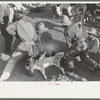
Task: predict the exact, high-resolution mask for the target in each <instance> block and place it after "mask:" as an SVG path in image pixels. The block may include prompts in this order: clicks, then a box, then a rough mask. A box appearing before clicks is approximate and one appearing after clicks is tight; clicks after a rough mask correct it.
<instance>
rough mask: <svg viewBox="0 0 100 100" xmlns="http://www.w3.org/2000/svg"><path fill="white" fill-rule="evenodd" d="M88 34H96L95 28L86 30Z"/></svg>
mask: <svg viewBox="0 0 100 100" xmlns="http://www.w3.org/2000/svg"><path fill="white" fill-rule="evenodd" d="M87 32H88V33H89V34H91V35H96V33H97V30H96V29H95V28H93V27H92V28H90V30H88V31H87Z"/></svg>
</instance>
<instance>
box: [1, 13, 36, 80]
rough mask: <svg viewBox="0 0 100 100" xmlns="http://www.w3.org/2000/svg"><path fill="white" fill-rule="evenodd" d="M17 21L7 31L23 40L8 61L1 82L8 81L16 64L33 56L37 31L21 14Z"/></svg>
mask: <svg viewBox="0 0 100 100" xmlns="http://www.w3.org/2000/svg"><path fill="white" fill-rule="evenodd" d="M15 19H16V22H14V23H12V24H11V25H9V26H8V27H7V31H8V33H9V34H11V35H16V34H17V36H18V37H19V38H20V39H21V43H20V44H19V45H18V46H17V48H16V50H15V51H14V52H13V53H12V55H11V57H10V59H9V60H8V62H7V64H6V66H5V68H4V70H3V73H2V75H1V78H0V80H1V81H4V80H7V79H8V78H9V77H10V75H11V73H12V71H13V70H14V68H15V65H16V63H17V62H18V61H19V60H20V59H21V58H23V57H24V55H28V56H32V55H33V52H34V50H33V48H34V42H35V41H36V40H37V35H36V32H35V29H34V27H33V26H32V25H31V24H30V23H29V22H27V21H26V20H25V19H23V17H22V16H20V15H19V14H16V16H15ZM23 25H24V26H23Z"/></svg>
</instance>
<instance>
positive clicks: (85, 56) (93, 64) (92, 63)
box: [66, 48, 98, 69]
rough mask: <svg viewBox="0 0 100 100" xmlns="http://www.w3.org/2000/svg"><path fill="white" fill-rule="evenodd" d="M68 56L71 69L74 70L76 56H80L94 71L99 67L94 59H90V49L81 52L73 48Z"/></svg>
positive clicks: (67, 53)
mask: <svg viewBox="0 0 100 100" xmlns="http://www.w3.org/2000/svg"><path fill="white" fill-rule="evenodd" d="M66 55H67V61H68V64H69V67H71V68H73V69H74V64H73V61H74V57H76V56H80V58H81V60H82V61H83V63H85V64H86V65H88V66H89V67H91V68H93V69H94V68H95V67H96V66H97V65H98V64H97V63H96V62H95V61H94V60H93V59H91V58H89V56H88V49H86V50H84V51H80V52H79V51H77V50H75V49H73V48H71V49H70V51H69V52H66Z"/></svg>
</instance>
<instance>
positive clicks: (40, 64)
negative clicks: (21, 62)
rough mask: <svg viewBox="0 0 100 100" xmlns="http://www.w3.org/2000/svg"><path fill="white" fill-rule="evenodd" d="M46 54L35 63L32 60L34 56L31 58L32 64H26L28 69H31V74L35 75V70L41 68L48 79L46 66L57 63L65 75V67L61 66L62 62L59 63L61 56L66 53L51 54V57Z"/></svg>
mask: <svg viewBox="0 0 100 100" xmlns="http://www.w3.org/2000/svg"><path fill="white" fill-rule="evenodd" d="M45 54H46V53H44V54H43V55H42V56H41V57H40V59H39V60H36V61H35V64H34V62H32V61H33V58H31V59H30V63H31V64H30V65H31V66H25V67H26V69H27V70H29V72H30V74H31V75H33V74H34V70H39V71H40V72H41V74H42V75H43V77H44V79H45V80H47V76H46V74H45V68H47V67H49V66H52V65H55V66H56V67H58V68H59V69H60V70H61V72H62V74H63V75H65V72H64V69H63V68H61V67H60V63H59V62H60V60H61V58H62V57H63V56H64V53H63V52H59V53H57V54H56V55H55V56H51V57H45Z"/></svg>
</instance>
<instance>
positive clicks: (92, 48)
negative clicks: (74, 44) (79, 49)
mask: <svg viewBox="0 0 100 100" xmlns="http://www.w3.org/2000/svg"><path fill="white" fill-rule="evenodd" d="M87 42H88V48H89V52H92V53H96V52H97V49H98V48H99V45H100V42H99V40H98V39H97V38H96V37H93V38H88V40H87Z"/></svg>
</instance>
